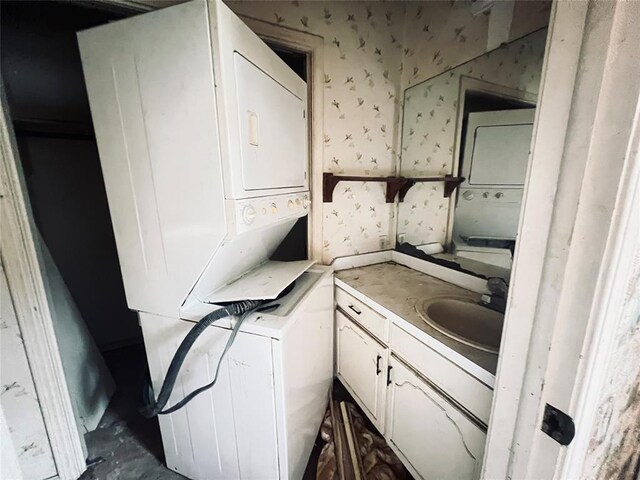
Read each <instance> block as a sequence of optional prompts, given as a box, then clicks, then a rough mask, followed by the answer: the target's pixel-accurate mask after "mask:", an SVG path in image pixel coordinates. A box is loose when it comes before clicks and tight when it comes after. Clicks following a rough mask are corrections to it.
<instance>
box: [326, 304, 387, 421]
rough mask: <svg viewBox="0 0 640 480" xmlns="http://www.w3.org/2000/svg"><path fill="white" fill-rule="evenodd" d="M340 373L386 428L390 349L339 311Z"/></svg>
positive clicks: (338, 355)
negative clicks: (386, 396) (385, 403)
mask: <svg viewBox="0 0 640 480" xmlns="http://www.w3.org/2000/svg"><path fill="white" fill-rule="evenodd" d="M336 327H337V328H336V332H337V368H338V377H339V378H340V380H342V381H343V383H345V384H346V386H347V387H348V388H349V390H350V391H351V394H352V395H354V396H355V397H356V400H358V401H359V403H360V406H361V407H362V408H363V410H365V412H366V413H367V414H368V415H369V417H370V418H371V421H372V422H373V423H374V424H375V425H376V427H378V429H380V431H383V428H384V422H383V415H384V399H385V393H386V392H385V390H386V389H385V387H386V383H385V380H386V373H387V349H386V348H385V347H384V346H382V345H380V344H379V343H378V342H377V341H376V340H374V339H373V337H371V336H370V335H369V334H368V333H367V332H365V331H364V330H363V329H362V328H360V327H359V326H358V325H357V324H356V323H355V322H352V321H351V320H349V318H347V317H346V316H345V315H343V314H342V313H341V312H339V311H336Z"/></svg>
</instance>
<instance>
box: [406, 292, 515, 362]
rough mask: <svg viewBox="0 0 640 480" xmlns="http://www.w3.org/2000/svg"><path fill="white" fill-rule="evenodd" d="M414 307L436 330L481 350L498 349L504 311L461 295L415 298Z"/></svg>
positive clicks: (495, 350) (494, 351) (490, 350)
mask: <svg viewBox="0 0 640 480" xmlns="http://www.w3.org/2000/svg"><path fill="white" fill-rule="evenodd" d="M416 311H417V312H418V314H419V315H420V316H421V317H422V319H423V320H424V321H425V322H427V323H428V324H429V325H431V326H432V327H433V328H435V329H436V330H438V331H439V332H440V333H442V334H444V335H446V336H447V337H449V338H451V339H453V340H456V341H458V342H461V343H464V344H465V345H469V346H470V347H473V348H476V349H478V350H482V351H484V352H490V353H498V350H499V349H500V337H501V336H502V324H503V320H504V315H503V314H501V313H498V312H496V311H494V310H491V309H489V308H486V307H483V306H481V305H478V304H477V303H475V302H474V301H473V300H472V299H469V298H463V297H439V298H430V299H428V300H422V301H419V302H418V303H417V304H416Z"/></svg>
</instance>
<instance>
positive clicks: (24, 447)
mask: <svg viewBox="0 0 640 480" xmlns="http://www.w3.org/2000/svg"><path fill="white" fill-rule="evenodd" d="M0 408H1V409H2V416H3V417H4V420H5V421H6V429H5V428H3V429H2V434H3V435H4V436H6V435H7V433H8V438H6V437H5V438H2V439H0V441H1V442H2V444H3V450H4V449H5V448H7V449H8V448H9V447H8V446H6V447H5V442H7V443H8V444H9V445H11V446H12V448H13V450H14V452H15V454H16V456H17V459H18V465H19V467H20V470H21V472H22V475H23V477H24V478H26V479H29V480H39V479H45V478H48V477H51V476H53V475H56V473H57V470H56V465H55V463H54V460H53V454H52V452H51V446H50V445H49V438H48V437H47V431H46V428H45V425H44V420H43V418H42V411H41V410H40V403H39V401H38V394H37V392H36V388H35V385H34V383H33V378H32V377H31V370H30V368H29V361H28V359H27V354H26V352H25V348H24V344H23V342H22V336H21V334H20V327H19V326H18V320H17V318H16V314H15V310H14V308H13V303H12V300H11V296H10V294H9V287H8V284H7V278H6V276H5V273H4V269H3V268H2V265H1V264H0ZM9 453H10V452H9ZM3 457H4V453H3ZM8 457H9V458H10V455H8ZM9 465H10V464H9ZM2 478H3V480H4V479H5V478H6V479H7V480H9V479H10V478H11V477H5V476H2Z"/></svg>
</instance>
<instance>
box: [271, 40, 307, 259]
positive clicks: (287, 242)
mask: <svg viewBox="0 0 640 480" xmlns="http://www.w3.org/2000/svg"><path fill="white" fill-rule="evenodd" d="M267 44H268V45H269V47H270V48H271V50H273V51H274V52H275V53H276V55H278V56H279V57H280V58H281V59H282V60H283V61H284V62H285V63H286V64H287V65H288V66H289V68H291V70H293V71H294V72H296V74H297V75H298V76H299V77H300V78H301V79H302V80H304V81H305V82H306V81H307V65H308V58H307V54H306V53H301V52H296V51H294V50H290V49H287V48H285V47H281V46H278V45H273V44H269V43H267ZM308 229H309V216H308V215H305V216H304V217H301V218H299V219H298V221H297V222H296V223H295V225H294V226H293V228H292V229H291V231H290V232H289V234H288V235H287V236H286V237H285V239H284V240H283V241H282V243H281V244H280V246H279V247H278V248H277V250H276V251H275V253H274V254H273V255H272V256H271V259H272V260H278V261H281V262H291V261H295V260H306V259H307V258H309V253H308V252H309V249H308V244H309V240H308V238H309V237H308V231H309V230H308Z"/></svg>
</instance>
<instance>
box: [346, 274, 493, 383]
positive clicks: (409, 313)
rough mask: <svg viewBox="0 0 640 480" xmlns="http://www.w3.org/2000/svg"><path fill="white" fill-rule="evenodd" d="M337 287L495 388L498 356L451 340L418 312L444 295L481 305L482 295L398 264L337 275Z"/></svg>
mask: <svg viewBox="0 0 640 480" xmlns="http://www.w3.org/2000/svg"><path fill="white" fill-rule="evenodd" d="M335 283H336V285H337V286H338V287H340V288H342V289H344V290H345V291H346V292H348V293H350V294H351V295H353V296H354V297H356V298H358V299H359V300H360V301H362V302H364V303H366V304H367V305H369V306H370V307H371V308H373V309H374V310H376V311H377V312H378V313H380V314H382V315H384V316H385V317H387V318H388V319H389V320H390V321H391V322H393V323H394V324H396V325H397V326H399V327H400V328H402V329H403V330H405V331H406V332H408V333H410V334H411V335H413V336H414V337H416V338H417V339H418V340H420V341H421V342H423V343H424V344H426V345H428V346H429V347H431V348H432V349H434V350H435V351H437V352H438V353H439V354H441V355H442V356H444V357H445V358H447V359H449V360H450V361H452V362H453V363H455V364H456V365H458V366H459V367H460V368H462V369H463V370H465V371H466V372H468V373H469V374H471V375H472V376H474V377H476V378H477V379H478V380H480V381H481V382H483V383H484V384H486V385H487V386H489V387H491V388H493V386H494V383H495V372H496V367H497V363H498V355H496V354H492V353H488V352H483V351H480V350H477V349H475V348H473V347H470V346H468V345H465V344H462V343H459V342H456V341H455V340H452V339H450V338H449V337H447V336H445V335H443V334H442V333H440V332H439V331H437V330H436V329H434V328H432V327H431V326H429V325H428V324H427V323H426V322H425V321H424V320H423V319H422V318H421V317H420V315H419V314H418V312H417V311H416V308H415V305H416V302H418V301H419V300H424V299H427V298H429V297H438V296H442V295H456V296H462V297H468V298H471V299H473V300H474V301H478V300H480V294H479V293H476V292H472V291H470V290H465V289H464V288H461V287H459V286H457V285H453V284H451V283H448V282H445V281H443V280H440V279H438V278H435V277H433V276H430V275H427V274H425V273H422V272H419V271H417V270H414V269H412V268H409V267H406V266H403V265H400V264H397V263H394V262H385V263H378V264H374V265H367V266H363V267H358V268H352V269H349V270H341V271H337V272H335Z"/></svg>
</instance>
